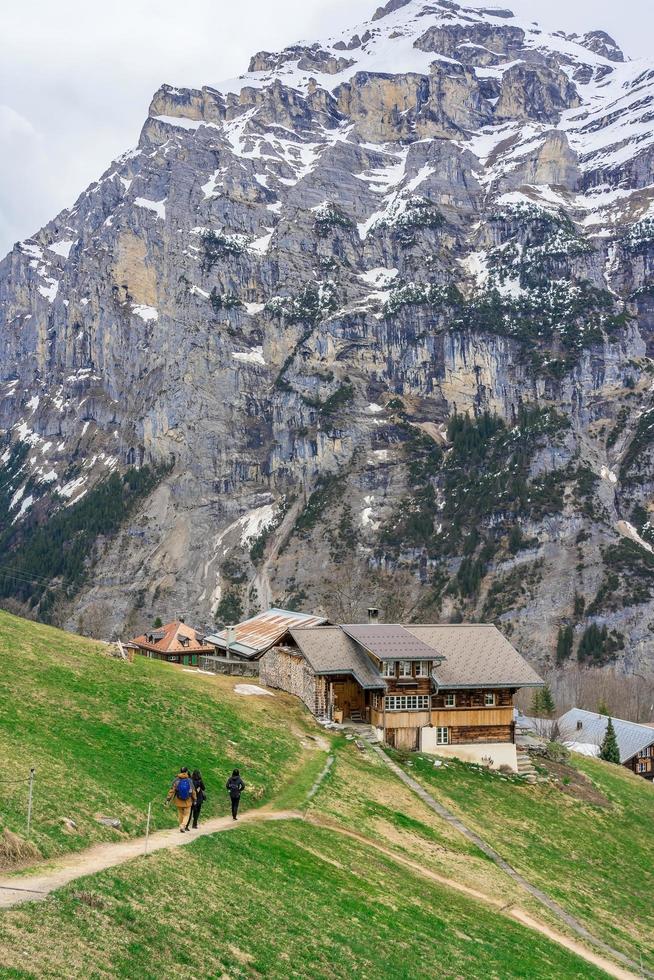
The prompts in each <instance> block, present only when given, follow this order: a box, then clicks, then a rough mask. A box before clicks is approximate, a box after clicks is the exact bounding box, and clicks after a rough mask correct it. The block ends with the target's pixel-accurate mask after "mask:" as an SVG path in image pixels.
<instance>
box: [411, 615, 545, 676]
mask: <svg viewBox="0 0 654 980" xmlns="http://www.w3.org/2000/svg"><path fill="white" fill-rule="evenodd" d="M404 628H405V630H406V631H407V632H409V633H411V634H412V635H413V636H415V637H416V638H417V639H419V640H420V641H421V642H422V643H423V644H425V645H426V646H427V647H429V649H430V650H431V651H432V657H433V656H434V654H438V655H439V656H441V657H442V658H443V659H442V661H441V662H440V663H437V664H436V665H435V666H434V669H433V671H432V675H433V677H434V680H435V681H436V683H437V684H438V686H439V687H440V688H459V689H464V688H474V687H542V686H543V681H542V679H541V678H540V677H539V676H538V674H537V673H536V671H535V670H534V669H533V668H532V667H530V666H529V664H528V663H527V661H526V660H525V659H524V657H522V656H521V655H520V654H519V653H518V651H517V650H516V649H515V647H513V646H512V645H511V644H510V643H509V641H508V640H507V638H506V637H505V636H503V635H502V633H500V631H499V630H498V629H497V627H496V626H493V625H482V624H473V625H468V624H466V623H461V624H458V623H457V624H447V625H443V626H414V625H411V626H405V627H404Z"/></svg>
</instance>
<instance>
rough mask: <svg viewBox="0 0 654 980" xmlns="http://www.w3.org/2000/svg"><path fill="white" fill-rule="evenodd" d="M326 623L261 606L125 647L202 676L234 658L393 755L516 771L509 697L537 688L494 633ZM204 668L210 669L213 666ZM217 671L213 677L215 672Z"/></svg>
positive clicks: (179, 626) (166, 629) (176, 625)
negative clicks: (241, 616) (364, 732)
mask: <svg viewBox="0 0 654 980" xmlns="http://www.w3.org/2000/svg"><path fill="white" fill-rule="evenodd" d="M371 613H373V621H372V622H369V623H367V624H346V625H334V624H332V623H328V622H327V621H326V620H324V619H322V618H320V617H318V616H310V615H307V614H305V613H295V612H291V611H288V610H283V609H270V610H268V611H267V612H263V613H259V614H258V615H257V616H253V617H252V618H251V619H248V620H246V621H245V622H243V623H240V624H238V625H237V626H235V627H230V629H229V631H226V630H224V631H223V632H222V633H217V634H211V635H209V636H206V637H205V636H204V635H203V634H201V633H198V632H197V631H196V630H194V629H191V627H189V626H187V625H186V624H185V623H184V622H183V621H176V622H173V623H168V624H167V625H166V626H163V627H161V628H160V629H153V630H151V631H150V632H148V633H145V634H143V635H142V636H139V637H137V638H136V639H135V640H133V641H132V643H131V644H129V645H130V646H131V647H133V648H136V649H137V650H138V652H139V653H141V654H143V655H144V656H147V657H156V658H157V659H161V660H168V661H171V662H173V663H180V664H186V665H189V666H195V665H197V664H198V658H199V657H201V660H200V661H199V663H200V665H201V666H203V667H206V668H208V669H219V670H221V668H220V666H219V665H220V664H221V663H222V664H223V665H225V664H227V663H229V662H232V663H233V662H234V658H236V659H237V660H241V661H244V662H245V661H246V662H249V663H251V664H253V665H254V667H255V671H256V669H257V668H258V673H259V676H260V679H261V682H262V683H263V684H266V685H267V686H268V687H272V688H278V689H280V690H284V691H288V692H289V693H290V694H294V695H296V696H297V697H299V698H301V700H302V701H303V702H304V703H305V704H306V706H307V707H308V709H309V710H310V711H311V712H312V714H314V715H315V716H316V717H318V718H320V719H324V720H328V721H332V722H343V721H351V722H361V723H365V724H367V725H369V726H371V728H372V729H373V730H374V731H375V733H376V734H377V737H378V738H379V739H380V741H383V742H385V743H387V744H388V745H390V746H392V747H394V748H396V749H405V750H417V749H419V750H420V751H421V752H426V753H430V752H431V753H435V754H438V755H444V756H448V755H449V756H456V757H458V758H462V759H466V760H469V761H475V762H482V761H483V762H485V763H486V764H488V765H491V766H494V767H499V766H508V767H509V768H511V769H513V770H516V769H517V753H516V746H515V723H514V709H513V697H514V695H515V693H516V691H517V690H518V689H519V688H523V687H542V686H543V681H542V680H541V678H540V677H539V676H538V674H536V672H535V671H534V670H533V669H532V668H531V667H530V666H529V664H528V663H527V662H526V661H525V660H524V658H523V657H521V656H520V654H519V653H518V652H517V650H516V649H515V648H514V647H513V646H512V645H511V644H510V643H509V641H508V640H507V639H506V637H504V636H503V635H502V633H500V631H499V630H498V629H497V628H496V627H495V626H489V625H467V624H461V625H458V624H457V625H443V626H419V625H414V624H406V625H401V624H380V623H378V622H375V621H374V613H376V610H371ZM212 664H213V667H212ZM221 672H222V670H221Z"/></svg>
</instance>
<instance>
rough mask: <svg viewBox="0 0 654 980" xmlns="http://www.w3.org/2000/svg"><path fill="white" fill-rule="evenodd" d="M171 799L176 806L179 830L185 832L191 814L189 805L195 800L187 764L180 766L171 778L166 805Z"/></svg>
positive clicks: (193, 787) (181, 832)
mask: <svg viewBox="0 0 654 980" xmlns="http://www.w3.org/2000/svg"><path fill="white" fill-rule="evenodd" d="M171 800H173V801H174V803H175V806H176V807H177V819H178V821H179V832H180V834H185V833H186V832H187V831H188V830H189V828H188V827H187V826H186V825H187V823H188V822H189V818H190V815H191V807H192V805H193V804H194V803H195V800H196V792H195V786H194V785H193V780H192V779H191V776H190V774H189V771H188V766H182V768H181V769H180V770H179V773H178V774H177V776H175V779H174V780H173V785H172V786H171V787H170V789H169V790H168V796H167V797H166V805H168V804H169V803H170V801H171Z"/></svg>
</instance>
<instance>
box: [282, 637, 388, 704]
mask: <svg viewBox="0 0 654 980" xmlns="http://www.w3.org/2000/svg"><path fill="white" fill-rule="evenodd" d="M290 634H291V637H292V638H293V640H294V642H295V644H296V645H297V647H298V649H299V651H300V653H301V654H302V656H303V657H304V658H305V660H306V661H307V663H308V664H309V666H310V667H311V669H312V670H313V671H314V673H316V674H352V676H353V677H354V678H355V680H356V681H357V682H358V683H359V684H360V685H361V687H362V688H364V689H368V690H376V691H380V690H383V689H384V688H385V687H386V682H385V680H384V679H383V677H382V676H381V674H380V673H379V671H378V670H377V669H376V668H375V665H374V664H373V662H372V660H371V659H370V657H369V656H368V654H367V653H365V652H364V651H363V650H362V649H361V647H360V646H358V644H356V643H355V642H354V640H352V639H351V637H349V636H348V635H347V634H346V633H344V632H343V630H342V629H341V627H340V626H319V627H314V628H312V627H308V628H307V627H305V628H303V629H292V630H290Z"/></svg>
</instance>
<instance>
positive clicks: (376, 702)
mask: <svg viewBox="0 0 654 980" xmlns="http://www.w3.org/2000/svg"><path fill="white" fill-rule="evenodd" d="M372 706H373V708H378V707H379V695H378V694H373V696H372Z"/></svg>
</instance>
